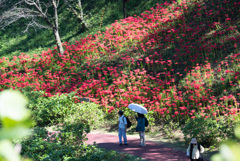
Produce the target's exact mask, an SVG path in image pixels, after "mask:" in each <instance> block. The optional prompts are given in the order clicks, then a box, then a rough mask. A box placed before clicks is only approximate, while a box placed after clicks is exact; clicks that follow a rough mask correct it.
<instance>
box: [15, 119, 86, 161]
mask: <svg viewBox="0 0 240 161" xmlns="http://www.w3.org/2000/svg"><path fill="white" fill-rule="evenodd" d="M89 132H90V128H89V125H87V124H85V123H77V124H66V125H64V126H63V127H61V130H60V131H59V132H48V131H47V130H46V129H45V128H41V127H37V128H35V129H34V132H33V135H32V136H30V137H28V138H25V139H23V140H21V141H20V143H21V144H22V155H24V156H26V157H28V158H32V159H34V160H66V159H73V160H77V158H79V157H81V156H82V155H83V153H84V148H83V147H84V146H83V141H84V140H86V134H87V133H89Z"/></svg>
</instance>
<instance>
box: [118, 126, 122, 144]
mask: <svg viewBox="0 0 240 161" xmlns="http://www.w3.org/2000/svg"><path fill="white" fill-rule="evenodd" d="M118 137H119V144H120V145H121V144H122V129H120V128H118Z"/></svg>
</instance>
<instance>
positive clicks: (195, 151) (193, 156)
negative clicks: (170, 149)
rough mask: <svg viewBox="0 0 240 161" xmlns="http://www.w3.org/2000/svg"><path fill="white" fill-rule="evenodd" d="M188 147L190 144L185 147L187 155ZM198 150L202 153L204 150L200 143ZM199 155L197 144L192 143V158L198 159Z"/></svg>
mask: <svg viewBox="0 0 240 161" xmlns="http://www.w3.org/2000/svg"><path fill="white" fill-rule="evenodd" d="M190 147H191V144H190V145H189V146H188V149H187V156H189V155H190V154H189V153H190ZM200 152H201V153H203V152H204V148H203V147H202V145H200ZM199 157H200V153H199V150H198V146H197V145H193V150H192V159H198V158H199Z"/></svg>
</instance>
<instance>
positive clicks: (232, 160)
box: [211, 124, 240, 161]
mask: <svg viewBox="0 0 240 161" xmlns="http://www.w3.org/2000/svg"><path fill="white" fill-rule="evenodd" d="M234 132H235V136H236V137H237V138H238V139H239V140H240V124H238V126H236V127H235V130H234ZM239 140H238V142H236V141H233V140H228V141H226V142H225V143H223V144H221V145H220V150H219V154H215V155H213V156H212V157H211V160H212V161H239V160H240V153H239V151H240V143H239Z"/></svg>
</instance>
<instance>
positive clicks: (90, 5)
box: [0, 0, 164, 57]
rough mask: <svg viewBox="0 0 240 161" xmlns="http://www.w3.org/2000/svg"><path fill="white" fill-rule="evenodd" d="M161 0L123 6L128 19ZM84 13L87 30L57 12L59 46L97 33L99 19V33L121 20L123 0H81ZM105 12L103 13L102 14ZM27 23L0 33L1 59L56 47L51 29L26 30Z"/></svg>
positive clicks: (69, 16)
mask: <svg viewBox="0 0 240 161" xmlns="http://www.w3.org/2000/svg"><path fill="white" fill-rule="evenodd" d="M162 2H164V0H149V1H140V2H139V1H138V0H131V1H129V2H127V3H126V10H127V16H133V15H135V14H136V15H140V13H142V12H144V11H145V10H149V9H150V8H152V7H154V6H155V4H156V3H162ZM82 5H83V9H84V13H85V14H86V15H87V18H86V21H87V22H88V23H89V24H90V28H89V30H87V31H83V30H82V29H81V26H80V24H79V23H78V21H77V19H76V18H75V17H74V15H72V13H70V12H69V11H67V10H66V9H62V10H60V12H59V24H60V25H59V26H60V29H59V30H60V36H61V39H62V43H64V42H69V43H74V42H75V41H76V40H79V39H80V38H82V37H86V36H87V35H89V34H91V35H93V34H95V33H96V32H97V31H99V27H100V22H101V17H102V13H103V19H102V24H101V29H100V31H104V30H105V28H106V27H107V26H110V25H111V24H112V23H113V22H115V20H119V19H122V18H123V13H122V10H123V9H122V0H108V1H107V0H98V1H95V0H82ZM103 10H104V12H102V11H103ZM27 22H28V21H27V20H25V19H21V20H19V21H17V22H16V23H14V24H12V25H10V26H8V27H7V28H5V29H4V30H0V57H12V56H14V55H16V56H18V55H20V54H21V53H26V54H28V55H32V54H41V52H42V51H43V50H48V48H51V49H53V47H54V46H56V43H55V39H54V36H53V33H52V31H51V30H45V29H41V30H40V29H37V30H35V29H33V28H31V29H29V31H28V32H25V33H23V31H24V30H25V29H26V24H27Z"/></svg>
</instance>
